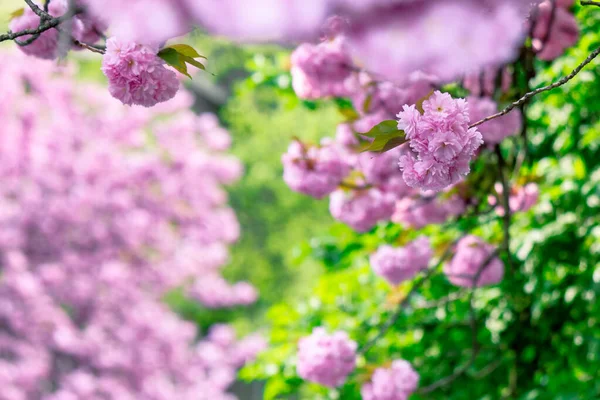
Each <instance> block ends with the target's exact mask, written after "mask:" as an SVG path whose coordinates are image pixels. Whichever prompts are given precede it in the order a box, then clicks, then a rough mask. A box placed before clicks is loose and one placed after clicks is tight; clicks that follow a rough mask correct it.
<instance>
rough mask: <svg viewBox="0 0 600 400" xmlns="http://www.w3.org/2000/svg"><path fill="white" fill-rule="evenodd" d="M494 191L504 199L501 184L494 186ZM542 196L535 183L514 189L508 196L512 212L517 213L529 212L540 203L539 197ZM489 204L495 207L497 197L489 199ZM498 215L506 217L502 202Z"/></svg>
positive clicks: (497, 208) (498, 206) (497, 209)
mask: <svg viewBox="0 0 600 400" xmlns="http://www.w3.org/2000/svg"><path fill="white" fill-rule="evenodd" d="M494 189H495V190H496V193H498V195H499V196H500V197H501V198H502V196H503V192H504V190H503V189H502V184H501V183H496V184H495V185H494ZM539 195H540V191H539V188H538V185H537V184H535V183H533V182H532V183H528V184H526V185H525V186H517V187H512V188H511V190H510V195H509V196H508V205H509V207H510V212H511V213H515V212H519V211H527V210H529V209H530V208H531V207H533V206H534V205H535V203H537V201H538V197H539ZM488 203H489V204H490V205H495V204H496V203H497V200H496V197H495V196H489V197H488ZM496 214H498V215H499V216H503V215H504V207H503V206H502V202H501V203H500V204H498V205H497V206H496Z"/></svg>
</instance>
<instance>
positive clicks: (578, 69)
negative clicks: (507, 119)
mask: <svg viewBox="0 0 600 400" xmlns="http://www.w3.org/2000/svg"><path fill="white" fill-rule="evenodd" d="M598 54H600V47H598V48H597V49H595V50H594V51H593V52H591V53H590V55H588V56H587V58H586V59H585V60H583V62H582V63H581V64H579V65H578V66H577V67H576V68H575V69H574V70H573V71H571V73H570V74H569V75H566V76H563V77H562V78H560V79H559V80H557V81H556V82H554V83H552V84H550V85H548V86H542V87H540V88H537V89H535V90H532V91H531V92H528V93H525V94H524V95H523V97H521V98H520V99H519V100H517V101H515V102H514V103H511V104H510V105H508V106H507V107H506V108H505V109H503V110H502V111H499V112H497V113H496V114H493V115H490V116H489V117H485V118H484V119H482V120H479V121H477V122H475V123H474V124H471V126H469V128H474V127H476V126H479V125H481V124H483V123H485V122H487V121H490V120H492V119H495V118H498V117H501V116H503V115H506V114H508V113H509V112H510V111H511V110H512V109H513V108H515V107H519V106H520V105H521V104H525V102H526V101H527V100H529V99H530V98H532V97H533V96H536V95H538V94H540V93H542V92H546V91H548V90H552V89H555V88H557V87H559V86H562V85H564V84H565V83H567V82H569V81H570V80H571V79H573V78H574V77H575V76H576V75H577V74H578V73H579V72H581V70H582V69H583V68H584V67H585V66H586V65H588V64H589V63H590V62H592V60H593V59H594V58H596V57H597V56H598Z"/></svg>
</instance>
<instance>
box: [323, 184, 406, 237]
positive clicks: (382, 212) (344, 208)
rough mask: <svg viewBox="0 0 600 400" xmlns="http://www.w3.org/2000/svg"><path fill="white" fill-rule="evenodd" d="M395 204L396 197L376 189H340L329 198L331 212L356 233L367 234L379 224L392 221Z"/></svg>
mask: <svg viewBox="0 0 600 400" xmlns="http://www.w3.org/2000/svg"><path fill="white" fill-rule="evenodd" d="M394 202H395V196H394V195H392V194H390V193H385V192H382V191H381V190H379V189H375V188H372V189H368V190H360V191H351V192H346V191H344V190H341V189H339V190H336V191H335V192H333V193H332V194H331V196H330V198H329V211H330V212H331V215H332V216H333V218H335V219H337V220H338V221H341V222H343V223H345V224H346V225H348V226H350V227H351V228H352V229H354V230H355V231H357V232H367V231H368V230H370V229H371V228H372V227H374V226H375V224H377V222H379V221H385V220H389V219H390V217H391V216H392V214H393V212H394Z"/></svg>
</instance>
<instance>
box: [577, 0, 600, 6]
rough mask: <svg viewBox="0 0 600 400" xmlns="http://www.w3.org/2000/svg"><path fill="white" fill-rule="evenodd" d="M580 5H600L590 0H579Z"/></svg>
mask: <svg viewBox="0 0 600 400" xmlns="http://www.w3.org/2000/svg"><path fill="white" fill-rule="evenodd" d="M581 5H582V6H596V7H600V3H597V2H595V1H590V0H581Z"/></svg>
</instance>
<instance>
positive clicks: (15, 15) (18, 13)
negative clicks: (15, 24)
mask: <svg viewBox="0 0 600 400" xmlns="http://www.w3.org/2000/svg"><path fill="white" fill-rule="evenodd" d="M23 14H25V9H24V8H19V9H18V10H15V11H13V12H12V13H10V16H9V18H8V19H9V21H12V20H13V19H15V18H18V17H20V16H22V15H23Z"/></svg>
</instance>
